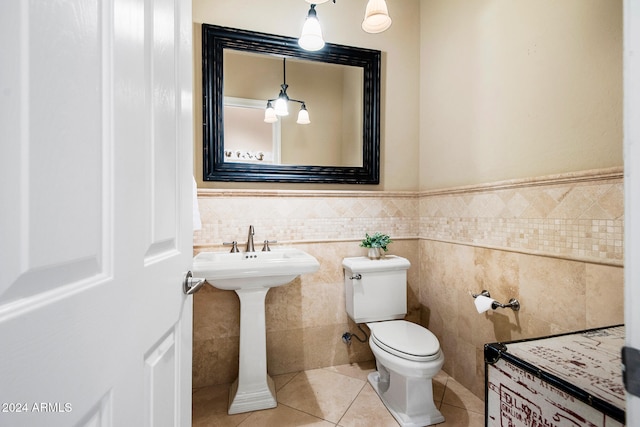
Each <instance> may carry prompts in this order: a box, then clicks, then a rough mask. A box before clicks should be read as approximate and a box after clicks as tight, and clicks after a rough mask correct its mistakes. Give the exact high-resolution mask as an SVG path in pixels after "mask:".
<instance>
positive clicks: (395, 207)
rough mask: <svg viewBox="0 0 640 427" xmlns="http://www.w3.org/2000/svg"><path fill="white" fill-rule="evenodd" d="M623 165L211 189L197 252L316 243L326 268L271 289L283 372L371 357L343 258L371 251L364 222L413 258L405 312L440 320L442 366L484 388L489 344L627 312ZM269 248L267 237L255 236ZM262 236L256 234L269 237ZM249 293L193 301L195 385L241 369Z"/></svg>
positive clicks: (311, 247) (271, 353)
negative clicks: (467, 181)
mask: <svg viewBox="0 0 640 427" xmlns="http://www.w3.org/2000/svg"><path fill="white" fill-rule="evenodd" d="M622 189H623V187H622V173H621V171H620V170H605V171H590V172H585V173H581V174H567V175H562V176H554V177H543V178H538V179H531V180H521V181H513V182H503V183H496V184H488V185H484V186H477V187H467V188H456V189H450V190H446V191H439V192H428V193H417V192H358V191H347V192H338V191H271V190H269V191H248V190H200V191H199V203H200V212H201V215H202V220H203V229H202V230H201V231H198V232H196V233H195V236H194V252H195V253H197V252H199V251H202V250H215V251H217V250H226V249H227V248H226V247H223V246H222V242H227V241H231V240H237V241H238V242H239V245H240V246H242V243H244V241H245V240H246V235H247V230H248V227H249V225H250V224H251V225H253V226H254V227H255V230H256V235H255V241H256V242H261V241H262V240H265V239H269V240H277V241H278V242H279V243H278V244H279V245H294V246H296V247H300V248H302V249H304V250H306V251H307V252H309V253H311V254H312V255H314V256H315V257H316V258H318V260H319V261H320V270H319V271H318V272H317V273H315V274H311V275H303V276H301V277H300V278H298V279H297V280H296V281H294V282H293V283H292V284H290V285H287V286H283V287H280V288H275V289H272V290H271V291H270V292H269V294H268V295H267V346H268V349H267V352H268V369H269V371H270V372H271V373H272V374H280V373H285V372H292V371H297V370H301V369H310V368H315V367H321V366H330V365H337V364H343V363H348V362H355V361H364V360H370V359H372V357H373V356H372V355H371V352H370V351H369V349H368V345H367V344H361V343H359V342H357V341H356V340H353V343H352V345H351V346H346V345H345V344H344V343H342V341H341V339H340V337H341V335H342V333H344V332H345V331H347V330H349V331H351V332H352V333H359V331H358V330H357V328H356V327H355V325H354V324H353V323H352V322H351V321H350V320H349V319H348V318H347V315H346V312H345V307H344V284H343V277H342V268H341V262H342V259H343V258H344V257H347V256H361V255H364V249H362V248H360V247H359V246H358V244H359V241H360V239H361V238H362V236H363V235H364V233H365V232H375V231H383V232H386V233H388V234H390V235H391V236H392V237H393V238H394V240H395V242H394V243H393V244H392V245H391V246H390V252H391V253H394V254H397V255H400V256H404V257H406V258H408V259H409V260H410V261H411V263H412V266H413V267H412V268H411V269H410V271H409V278H408V282H409V283H408V285H409V292H408V295H409V297H408V299H409V301H408V304H409V314H408V316H407V317H408V319H409V320H411V321H414V322H419V323H422V324H424V325H425V326H427V327H429V329H431V330H432V331H433V332H434V333H435V334H436V335H437V336H438V338H439V339H440V342H441V344H442V347H443V349H444V351H445V355H446V362H445V370H446V371H447V372H448V373H449V374H451V375H453V376H454V377H455V378H456V379H458V380H459V381H461V382H462V383H463V384H464V385H465V386H467V387H469V388H470V389H471V390H473V391H474V392H475V393H476V394H477V395H478V396H481V397H482V396H483V393H484V391H483V389H482V384H483V381H484V379H483V378H484V365H483V363H482V361H483V359H482V348H483V344H484V343H485V342H493V341H500V340H503V341H504V340H509V339H517V338H521V337H532V336H539V335H545V334H549V333H556V332H562V331H569V330H577V329H583V328H585V327H591V326H602V325H605V324H614V323H621V322H622V318H623V317H622V293H623V272H622V270H623V269H622V259H623V242H622V235H623V230H622V224H623V197H622ZM256 246H258V243H256ZM258 247H259V246H258ZM485 288H486V289H489V290H490V291H491V293H492V296H493V297H495V298H496V299H498V300H505V301H506V300H508V299H509V298H511V297H516V298H519V299H520V300H521V303H522V310H521V311H520V312H519V313H517V314H516V313H513V312H511V311H510V310H509V311H505V310H501V311H495V312H491V313H486V314H482V315H480V314H478V313H477V312H476V311H475V308H474V306H473V299H472V297H471V296H470V295H469V292H470V291H473V292H478V291H479V290H481V289H485ZM238 332H239V303H238V300H237V297H236V295H235V294H234V293H233V292H229V291H220V290H217V289H214V288H212V287H206V288H204V290H203V291H201V292H199V293H197V294H196V295H195V299H194V381H193V383H194V387H199V386H205V385H209V384H219V383H226V382H230V381H232V380H233V379H234V378H235V376H236V375H237V357H238Z"/></svg>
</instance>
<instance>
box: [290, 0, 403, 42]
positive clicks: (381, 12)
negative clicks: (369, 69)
mask: <svg viewBox="0 0 640 427" xmlns="http://www.w3.org/2000/svg"><path fill="white" fill-rule="evenodd" d="M305 1H306V2H307V3H311V8H310V9H309V13H308V14H307V19H305V21H304V25H303V26H302V33H301V35H300V38H299V39H298V44H299V45H300V47H301V48H303V49H305V50H310V51H315V50H320V49H322V48H323V47H324V39H323V38H322V28H321V27H320V21H319V20H318V14H317V13H316V6H317V5H319V4H322V3H326V2H327V1H329V0H305ZM333 2H334V3H335V2H336V0H333ZM390 26H391V18H390V17H389V10H388V9H387V2H386V1H385V0H368V2H367V7H366V10H365V14H364V20H363V21H362V29H363V30H364V31H366V32H367V33H381V32H383V31H385V30H386V29H387V28H389V27H390Z"/></svg>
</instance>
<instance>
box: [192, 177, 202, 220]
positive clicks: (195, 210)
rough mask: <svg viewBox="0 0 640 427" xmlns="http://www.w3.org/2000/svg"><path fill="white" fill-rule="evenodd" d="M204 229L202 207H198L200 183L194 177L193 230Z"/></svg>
mask: <svg viewBox="0 0 640 427" xmlns="http://www.w3.org/2000/svg"><path fill="white" fill-rule="evenodd" d="M200 229H202V220H201V219H200V209H199V208H198V184H196V179H195V178H193V230H194V231H195V230H200Z"/></svg>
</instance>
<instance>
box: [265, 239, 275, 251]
mask: <svg viewBox="0 0 640 427" xmlns="http://www.w3.org/2000/svg"><path fill="white" fill-rule="evenodd" d="M269 243H278V241H277V240H265V241H264V246H263V247H262V252H269V251H271V248H270V247H269Z"/></svg>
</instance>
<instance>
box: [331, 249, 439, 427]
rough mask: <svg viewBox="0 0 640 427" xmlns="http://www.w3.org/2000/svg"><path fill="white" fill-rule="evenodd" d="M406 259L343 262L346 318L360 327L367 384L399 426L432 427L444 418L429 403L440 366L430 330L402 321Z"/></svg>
mask: <svg viewBox="0 0 640 427" xmlns="http://www.w3.org/2000/svg"><path fill="white" fill-rule="evenodd" d="M410 266H411V264H410V263H409V260H407V259H405V258H402V257H398V256H394V255H387V256H385V257H384V258H382V259H379V260H370V259H369V258H365V257H357V258H345V259H344V260H343V262H342V267H343V268H344V285H345V291H346V305H347V313H348V315H349V317H350V318H351V319H352V320H353V321H354V322H356V323H366V324H367V326H368V327H369V330H370V331H371V337H370V338H369V346H370V347H371V350H372V351H373V354H374V356H375V358H376V366H377V369H378V371H377V372H373V373H371V374H369V382H370V383H371V385H372V386H373V388H374V389H375V390H376V392H377V393H378V395H379V396H380V399H381V400H382V402H383V403H384V404H385V406H386V407H387V409H389V412H391V414H392V415H393V416H394V417H395V419H396V420H397V421H398V422H399V423H400V425H402V426H403V427H419V426H427V425H431V424H437V423H441V422H443V421H444V417H443V416H442V414H441V413H440V411H438V409H437V408H436V406H435V405H434V403H433V388H432V385H431V379H432V378H433V377H434V376H435V375H436V374H437V373H438V372H439V371H440V369H441V368H442V365H443V364H444V354H442V351H441V350H440V343H439V342H438V339H437V338H436V336H435V335H433V333H431V331H429V330H428V329H426V328H423V327H422V326H420V325H417V324H415V323H411V322H407V321H405V320H398V319H403V318H404V316H405V314H406V313H407V270H408V269H409V267H410Z"/></svg>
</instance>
